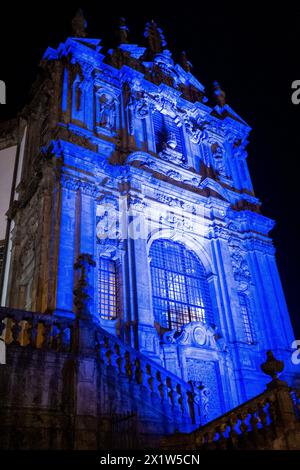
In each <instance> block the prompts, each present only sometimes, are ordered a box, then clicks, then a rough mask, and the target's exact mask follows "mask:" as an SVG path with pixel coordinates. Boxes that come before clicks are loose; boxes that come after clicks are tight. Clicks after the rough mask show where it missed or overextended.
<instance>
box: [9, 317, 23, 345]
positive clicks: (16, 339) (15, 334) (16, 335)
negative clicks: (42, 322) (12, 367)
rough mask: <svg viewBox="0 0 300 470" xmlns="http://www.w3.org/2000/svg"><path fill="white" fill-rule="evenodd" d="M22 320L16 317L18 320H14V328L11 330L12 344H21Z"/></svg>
mask: <svg viewBox="0 0 300 470" xmlns="http://www.w3.org/2000/svg"><path fill="white" fill-rule="evenodd" d="M20 323H21V321H20V318H18V316H17V315H16V318H15V319H14V320H13V326H12V328H11V331H12V342H13V344H16V343H19V344H20V333H21V331H22V327H21V326H20Z"/></svg>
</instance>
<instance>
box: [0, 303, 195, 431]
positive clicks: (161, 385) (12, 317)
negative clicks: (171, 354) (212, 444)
mask: <svg viewBox="0 0 300 470" xmlns="http://www.w3.org/2000/svg"><path fill="white" fill-rule="evenodd" d="M82 325H84V326H85V327H86V328H87V329H88V330H89V336H90V337H93V338H94V337H95V344H94V340H93V341H92V343H93V344H94V347H93V349H94V348H97V349H98V353H97V354H98V355H99V356H98V357H99V358H100V362H101V363H102V364H105V366H106V367H107V368H110V369H113V373H114V374H116V375H117V376H122V377H123V378H126V379H127V380H129V381H130V382H131V383H133V384H135V385H137V386H139V387H140V390H141V396H142V397H143V399H146V398H149V399H150V401H151V403H152V404H153V406H156V405H157V406H158V407H160V408H161V409H162V410H163V412H164V413H166V414H167V415H169V416H175V417H176V418H178V421H180V422H181V423H182V422H183V423H186V424H187V425H188V426H189V429H191V428H192V429H193V427H194V426H195V427H197V426H199V425H200V422H201V417H200V407H199V406H198V405H197V403H196V400H195V397H196V396H197V393H196V391H195V390H194V387H193V385H192V384H189V383H186V382H184V381H183V380H181V379H180V378H179V377H177V376H176V375H174V374H172V373H171V372H168V371H167V370H166V369H164V368H163V367H161V366H160V365H159V364H156V363H155V362H154V361H153V360H151V359H150V358H148V357H147V356H145V355H143V354H141V353H140V352H139V351H136V350H135V349H133V348H131V347H130V346H129V345H126V344H124V343H123V342H122V341H121V340H119V339H118V338H116V337H115V336H113V335H111V334H110V333H108V332H106V331H105V330H103V329H101V328H100V327H99V326H97V325H95V324H94V323H89V322H86V321H83V323H82ZM82 325H81V326H80V325H77V328H79V329H80V328H82ZM74 326H75V323H74V320H72V319H68V318H61V317H60V318H57V317H55V316H53V315H47V314H39V313H34V312H27V311H23V310H15V309H11V308H2V307H1V308H0V337H1V338H2V339H3V340H4V341H5V343H6V345H18V346H21V347H24V348H26V347H33V348H38V349H45V350H53V351H57V352H71V351H73V352H75V351H76V349H77V348H76V344H77V346H78V335H77V334H76V337H75V333H76V328H74ZM92 330H93V331H94V332H93V331H92ZM83 337H84V335H83ZM75 343H76V344H75ZM94 350H95V349H94ZM193 425H194V426H193Z"/></svg>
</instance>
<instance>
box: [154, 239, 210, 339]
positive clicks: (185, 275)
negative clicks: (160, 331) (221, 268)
mask: <svg viewBox="0 0 300 470" xmlns="http://www.w3.org/2000/svg"><path fill="white" fill-rule="evenodd" d="M150 256H151V279H152V295H153V308H154V314H155V319H156V321H157V322H158V323H159V324H160V325H161V326H163V327H165V328H171V329H177V330H178V329H180V328H181V326H182V325H185V324H187V323H190V322H193V321H194V322H195V321H203V322H207V323H213V315H212V307H211V301H210V296H209V287H208V282H207V279H206V274H205V270H204V267H203V265H202V263H201V262H200V260H199V259H198V258H197V257H196V256H195V255H194V253H193V252H191V251H188V250H187V249H186V248H185V247H184V245H181V244H180V243H175V242H172V241H169V240H156V241H155V242H153V244H152V246H151V250H150Z"/></svg>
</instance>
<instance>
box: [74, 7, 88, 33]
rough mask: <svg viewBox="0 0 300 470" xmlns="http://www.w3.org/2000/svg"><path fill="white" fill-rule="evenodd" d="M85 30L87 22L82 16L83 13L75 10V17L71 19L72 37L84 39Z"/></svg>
mask: <svg viewBox="0 0 300 470" xmlns="http://www.w3.org/2000/svg"><path fill="white" fill-rule="evenodd" d="M86 28H87V21H86V19H85V17H84V16H83V11H82V10H81V8H79V9H78V10H77V13H76V15H75V16H74V18H73V19H72V31H73V35H74V37H76V38H85V37H86Z"/></svg>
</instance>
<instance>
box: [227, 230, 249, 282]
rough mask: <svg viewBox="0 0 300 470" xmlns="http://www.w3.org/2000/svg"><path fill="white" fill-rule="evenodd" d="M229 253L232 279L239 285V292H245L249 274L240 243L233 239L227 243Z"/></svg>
mask: <svg viewBox="0 0 300 470" xmlns="http://www.w3.org/2000/svg"><path fill="white" fill-rule="evenodd" d="M229 251H230V255H231V262H232V269H233V275H234V279H235V280H236V281H237V283H238V284H239V289H240V290H246V289H247V288H248V287H249V284H250V282H251V273H250V270H249V266H248V262H247V259H246V252H245V251H244V250H243V248H242V246H241V243H240V241H239V240H234V239H231V240H230V241H229Z"/></svg>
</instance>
